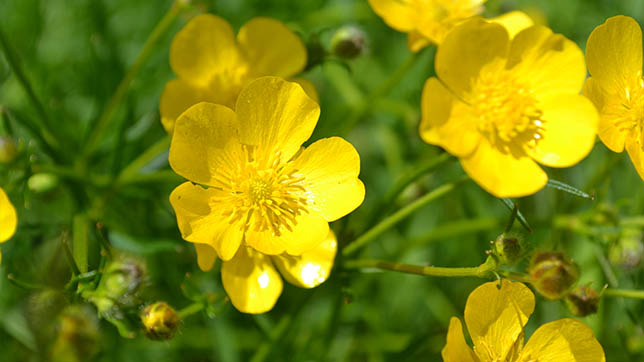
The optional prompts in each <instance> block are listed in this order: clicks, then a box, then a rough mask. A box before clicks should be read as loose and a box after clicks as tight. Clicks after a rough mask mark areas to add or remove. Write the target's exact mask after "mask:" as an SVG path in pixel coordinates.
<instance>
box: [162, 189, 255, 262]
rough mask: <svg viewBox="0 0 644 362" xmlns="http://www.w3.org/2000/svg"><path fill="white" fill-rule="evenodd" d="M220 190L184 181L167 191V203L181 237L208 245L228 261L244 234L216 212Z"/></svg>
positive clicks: (218, 206)
mask: <svg viewBox="0 0 644 362" xmlns="http://www.w3.org/2000/svg"><path fill="white" fill-rule="evenodd" d="M222 194H223V192H222V191H219V190H216V189H214V188H209V189H204V188H202V187H201V186H197V185H193V184H192V183H190V182H184V183H183V184H181V185H179V186H177V188H175V189H174V190H173V191H172V193H171V194H170V204H172V207H173V208H174V213H175V214H176V216H177V225H178V226H179V230H180V231H181V236H182V237H183V239H185V240H187V241H190V242H193V243H200V244H209V245H210V246H212V247H213V248H215V250H217V254H218V255H219V257H220V258H221V259H222V260H230V259H231V258H232V257H233V256H234V255H235V253H236V252H237V249H238V248H239V245H240V244H241V242H242V238H243V236H244V232H243V228H242V227H241V225H239V224H238V223H235V224H230V223H229V222H228V220H227V219H226V217H224V216H223V215H221V214H219V209H220V207H221V206H220V205H218V203H217V201H216V200H217V199H218V198H221V197H222Z"/></svg>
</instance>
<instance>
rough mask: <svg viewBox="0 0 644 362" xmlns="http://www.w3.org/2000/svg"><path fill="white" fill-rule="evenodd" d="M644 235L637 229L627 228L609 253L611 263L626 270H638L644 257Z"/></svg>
mask: <svg viewBox="0 0 644 362" xmlns="http://www.w3.org/2000/svg"><path fill="white" fill-rule="evenodd" d="M642 239H644V235H643V234H642V230H640V229H637V228H625V229H624V230H623V231H622V234H621V235H620V238H619V239H618V241H617V243H615V245H613V246H612V247H611V249H610V251H609V254H608V256H609V258H610V261H611V263H613V264H615V265H618V266H620V267H622V268H624V269H633V268H636V267H637V266H638V265H640V263H641V262H642V256H644V242H643V240H642Z"/></svg>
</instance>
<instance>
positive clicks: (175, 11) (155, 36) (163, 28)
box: [82, 0, 187, 159]
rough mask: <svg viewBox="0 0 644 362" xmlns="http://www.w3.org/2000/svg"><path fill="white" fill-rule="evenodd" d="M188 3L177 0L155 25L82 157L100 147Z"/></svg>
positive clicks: (105, 111) (99, 122) (110, 102)
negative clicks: (131, 89)
mask: <svg viewBox="0 0 644 362" xmlns="http://www.w3.org/2000/svg"><path fill="white" fill-rule="evenodd" d="M186 3H187V1H185V0H175V2H174V4H173V5H172V7H171V8H170V10H168V12H167V13H166V14H165V15H164V16H163V18H161V20H160V21H159V23H158V24H157V25H156V26H155V27H154V29H153V30H152V33H150V36H149V37H148V39H147V40H146V41H145V44H144V45H143V49H142V50H141V52H140V53H139V55H138V56H137V57H136V60H135V61H134V63H133V64H132V66H130V69H128V71H127V73H126V74H125V76H124V77H123V79H122V80H121V83H120V84H119V85H118V87H117V88H116V91H115V92H114V94H113V95H112V98H110V100H109V102H108V103H107V106H106V107H105V109H104V110H103V113H102V114H101V116H100V117H99V119H98V121H97V122H96V125H95V126H94V128H93V129H92V132H91V133H90V135H89V138H88V139H87V142H86V143H85V147H84V149H83V153H82V159H86V158H87V157H89V155H91V153H92V152H94V150H95V149H96V147H98V144H99V143H100V141H101V139H102V138H103V134H104V133H105V131H106V130H107V129H108V125H109V123H110V121H111V120H112V118H113V117H114V114H115V113H116V111H117V110H118V109H119V106H120V105H121V103H122V102H123V99H124V97H125V95H126V93H127V91H128V89H129V87H130V85H131V84H132V81H133V80H134V77H135V76H136V75H137V74H138V72H139V70H141V67H142V66H143V64H144V63H145V62H146V61H147V60H148V58H149V57H150V55H151V54H152V50H154V48H155V46H156V45H157V43H158V42H159V40H160V39H161V37H162V36H163V35H164V34H165V33H166V32H167V31H168V29H170V26H171V25H172V24H173V23H174V21H175V20H176V18H177V17H178V16H179V14H180V13H181V11H182V10H183V9H184V8H186Z"/></svg>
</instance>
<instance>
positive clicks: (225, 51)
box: [170, 14, 240, 86]
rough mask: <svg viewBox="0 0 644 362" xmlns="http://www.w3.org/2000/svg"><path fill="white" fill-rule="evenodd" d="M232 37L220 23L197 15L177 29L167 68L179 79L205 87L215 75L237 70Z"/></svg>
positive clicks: (238, 60) (205, 15) (225, 23)
mask: <svg viewBox="0 0 644 362" xmlns="http://www.w3.org/2000/svg"><path fill="white" fill-rule="evenodd" d="M239 64H240V55H239V51H238V49H237V44H236V41H235V34H234V33H233V29H232V28H231V27H230V24H228V22H226V21H225V20H224V19H222V18H220V17H218V16H215V15H212V14H203V15H199V16H197V17H195V18H193V19H192V20H190V22H189V23H188V24H187V25H186V26H185V27H184V28H183V29H181V30H180V31H179V32H178V33H177V35H176V36H175V37H174V40H173V41H172V45H171V46H170V66H172V69H173V70H174V72H175V73H176V74H178V75H179V76H180V77H181V78H184V79H187V80H190V81H191V82H192V83H195V84H200V85H202V86H206V85H207V84H208V83H209V82H210V81H211V77H212V76H213V75H214V74H216V73H221V72H224V70H226V69H231V68H234V67H237V66H239Z"/></svg>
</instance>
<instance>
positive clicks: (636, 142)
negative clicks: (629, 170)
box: [626, 133, 644, 180]
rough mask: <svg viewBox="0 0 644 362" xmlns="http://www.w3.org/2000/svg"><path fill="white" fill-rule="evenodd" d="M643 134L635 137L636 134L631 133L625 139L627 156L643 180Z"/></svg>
mask: <svg viewBox="0 0 644 362" xmlns="http://www.w3.org/2000/svg"><path fill="white" fill-rule="evenodd" d="M642 142H644V135H640V137H639V138H637V136H636V135H634V134H633V133H631V135H630V136H629V137H628V138H627V139H626V151H627V152H628V156H629V157H630V158H631V162H633V166H635V170H637V173H638V174H639V175H640V177H641V178H642V180H644V144H642Z"/></svg>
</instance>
